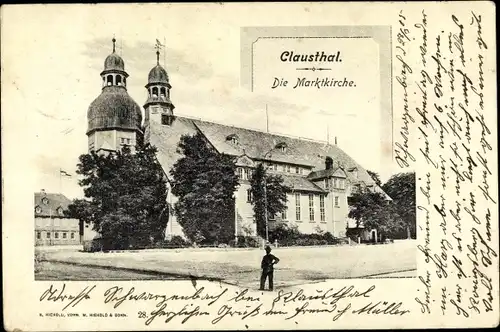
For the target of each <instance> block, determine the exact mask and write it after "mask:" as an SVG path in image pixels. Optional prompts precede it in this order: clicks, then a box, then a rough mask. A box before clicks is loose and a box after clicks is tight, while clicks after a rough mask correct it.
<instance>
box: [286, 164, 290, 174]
mask: <svg viewBox="0 0 500 332" xmlns="http://www.w3.org/2000/svg"><path fill="white" fill-rule="evenodd" d="M286 172H287V173H290V165H286Z"/></svg>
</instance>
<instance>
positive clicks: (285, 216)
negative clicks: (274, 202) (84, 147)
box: [281, 207, 288, 220]
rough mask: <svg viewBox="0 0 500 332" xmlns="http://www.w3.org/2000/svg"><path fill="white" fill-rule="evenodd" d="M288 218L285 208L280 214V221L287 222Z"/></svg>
mask: <svg viewBox="0 0 500 332" xmlns="http://www.w3.org/2000/svg"><path fill="white" fill-rule="evenodd" d="M287 219H288V216H287V214H286V207H285V209H284V210H283V211H282V212H281V220H287Z"/></svg>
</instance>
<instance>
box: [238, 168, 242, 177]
mask: <svg viewBox="0 0 500 332" xmlns="http://www.w3.org/2000/svg"><path fill="white" fill-rule="evenodd" d="M238 178H239V179H240V180H241V179H243V168H241V167H238Z"/></svg>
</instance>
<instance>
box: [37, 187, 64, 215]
mask: <svg viewBox="0 0 500 332" xmlns="http://www.w3.org/2000/svg"><path fill="white" fill-rule="evenodd" d="M34 204H35V205H34V207H35V217H64V214H63V213H60V212H59V208H61V209H62V211H66V210H67V209H68V206H69V205H70V204H71V200H69V199H68V198H67V197H66V196H64V195H63V194H54V193H44V192H36V193H35V201H34Z"/></svg>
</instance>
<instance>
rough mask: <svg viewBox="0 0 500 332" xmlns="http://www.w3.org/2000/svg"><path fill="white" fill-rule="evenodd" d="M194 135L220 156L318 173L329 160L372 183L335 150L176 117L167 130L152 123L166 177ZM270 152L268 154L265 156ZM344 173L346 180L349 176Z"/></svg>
mask: <svg viewBox="0 0 500 332" xmlns="http://www.w3.org/2000/svg"><path fill="white" fill-rule="evenodd" d="M197 131H200V132H201V133H202V134H203V135H204V136H205V137H206V138H207V140H208V141H209V142H210V144H211V145H212V146H213V147H214V148H215V149H216V150H217V151H218V152H220V153H226V154H229V155H234V156H241V155H243V154H245V155H247V156H248V157H250V158H252V159H261V160H262V159H265V160H270V161H275V162H282V163H290V164H296V165H303V166H309V167H311V168H314V169H317V170H321V169H324V167H325V165H324V163H325V158H326V157H327V156H329V157H331V158H332V159H333V162H334V164H336V163H337V164H340V165H342V167H343V168H344V169H349V168H354V167H356V168H357V170H358V177H357V180H356V181H363V182H365V183H366V184H374V183H375V182H374V181H373V179H372V178H371V177H370V175H369V174H368V172H367V171H366V170H365V169H364V168H363V167H361V166H360V165H359V164H358V163H356V162H355V161H354V159H352V158H351V157H349V156H348V155H347V154H346V153H345V152H344V151H342V150H341V149H340V148H339V147H338V146H335V145H331V144H327V143H325V142H320V141H314V140H310V139H303V138H294V137H289V136H284V135H278V134H272V133H266V132H262V131H257V130H252V129H245V128H239V127H233V126H228V125H223V124H218V123H214V122H208V121H202V120H197V119H191V118H186V117H179V116H177V117H175V120H174V121H173V123H172V124H171V125H170V126H166V125H160V124H157V123H155V122H151V138H150V140H151V143H152V144H153V145H154V146H156V148H157V149H158V159H159V161H160V163H161V164H162V166H163V168H164V169H165V171H166V172H167V173H168V172H169V171H170V169H171V168H172V166H173V165H174V163H175V162H176V161H177V159H179V158H181V157H182V155H181V154H179V153H178V152H177V145H178V143H179V140H180V137H181V136H182V135H185V134H189V135H193V134H195V133H196V132H197ZM230 135H236V136H237V137H238V142H237V144H233V143H232V141H231V140H228V139H227V137H229V136H230ZM280 144H284V145H285V146H286V149H285V150H284V151H283V150H281V149H279V148H276V146H279V145H280ZM271 150H272V151H271ZM269 151H271V153H268V152H269ZM346 173H347V175H348V177H349V173H350V172H346ZM304 179H305V181H306V182H310V181H308V180H307V179H306V178H304ZM353 180H354V179H353ZM301 181H302V180H301ZM301 183H302V182H301ZM304 185H305V184H304ZM311 185H313V186H314V187H316V189H319V190H321V188H319V187H317V186H316V185H314V184H312V183H311ZM311 189H314V188H311Z"/></svg>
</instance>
